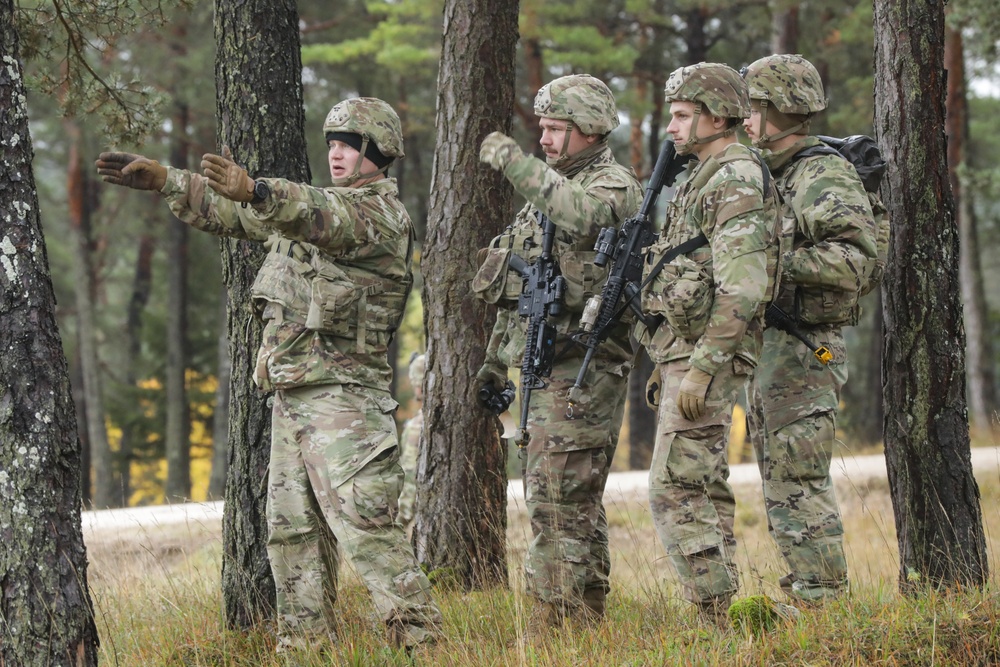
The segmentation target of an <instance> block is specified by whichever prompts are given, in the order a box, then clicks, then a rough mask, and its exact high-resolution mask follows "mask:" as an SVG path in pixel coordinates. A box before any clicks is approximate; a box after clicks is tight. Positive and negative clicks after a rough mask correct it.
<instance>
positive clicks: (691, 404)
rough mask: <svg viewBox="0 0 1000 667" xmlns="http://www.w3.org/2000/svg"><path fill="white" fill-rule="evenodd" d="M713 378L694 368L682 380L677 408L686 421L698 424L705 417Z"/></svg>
mask: <svg viewBox="0 0 1000 667" xmlns="http://www.w3.org/2000/svg"><path fill="white" fill-rule="evenodd" d="M712 377H713V376H711V375H709V374H708V373H706V372H705V371H703V370H701V369H698V368H695V367H694V366H692V367H691V370H689V371H688V372H687V375H685V376H684V379H683V380H681V387H680V390H678V392H677V408H678V409H679V410H680V411H681V414H682V415H684V419H687V420H688V421H692V422H696V421H698V420H699V419H701V418H702V417H703V416H704V414H705V396H706V395H707V394H708V386H709V385H710V384H712Z"/></svg>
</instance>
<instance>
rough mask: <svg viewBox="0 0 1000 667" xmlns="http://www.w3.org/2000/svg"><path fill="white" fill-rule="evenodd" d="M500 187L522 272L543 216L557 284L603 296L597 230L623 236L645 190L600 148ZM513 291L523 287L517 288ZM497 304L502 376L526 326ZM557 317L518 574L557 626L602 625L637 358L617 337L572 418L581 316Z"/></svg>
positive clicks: (539, 397) (528, 474) (493, 353)
mask: <svg viewBox="0 0 1000 667" xmlns="http://www.w3.org/2000/svg"><path fill="white" fill-rule="evenodd" d="M504 176H505V177H506V178H507V179H508V180H509V181H510V182H511V184H513V186H514V189H515V190H517V191H518V192H519V193H520V194H521V195H523V196H524V197H525V199H526V200H527V201H528V203H527V205H526V206H525V207H524V208H523V209H522V210H521V211H520V212H519V213H518V214H517V218H516V220H515V221H514V224H513V225H512V226H511V227H510V228H509V229H508V231H507V232H505V234H506V235H509V236H510V238H515V237H517V238H522V237H523V238H528V239H530V241H529V242H528V244H527V246H525V244H520V245H519V247H517V248H514V251H515V252H517V253H518V254H522V256H524V259H525V260H526V261H529V262H530V261H533V260H534V258H535V256H536V255H537V254H538V253H539V252H540V249H541V228H540V226H539V225H538V222H537V220H536V218H535V212H536V210H539V209H540V210H541V211H542V212H543V213H545V214H546V215H547V216H548V217H549V218H550V219H551V220H552V222H553V223H555V225H556V238H555V242H554V254H555V256H556V258H557V259H558V260H559V262H560V267H561V268H562V269H563V271H564V274H566V273H567V272H570V273H572V272H573V269H572V268H571V267H576V270H577V271H579V274H578V275H576V277H575V278H574V280H576V281H578V282H580V283H581V285H580V286H578V287H579V289H580V290H582V291H583V293H584V294H585V295H587V296H589V294H593V293H595V292H599V291H600V289H601V288H602V286H603V278H598V277H597V276H596V272H594V271H593V268H594V266H593V248H594V243H595V241H596V240H597V234H598V233H599V232H600V230H601V229H602V228H603V227H606V226H616V227H617V226H619V225H620V224H621V222H622V221H623V220H624V219H625V218H626V217H628V216H629V215H631V214H633V213H634V212H635V210H636V209H637V208H638V206H639V202H640V200H641V196H642V191H641V188H640V186H639V182H638V181H637V179H636V178H635V175H634V174H633V173H632V171H631V170H630V169H627V168H625V167H622V166H621V165H619V164H618V163H617V161H616V160H615V158H614V156H613V155H612V153H611V150H610V148H608V146H607V144H606V143H605V142H604V141H599V142H597V143H596V144H594V145H593V146H592V147H590V148H588V149H585V150H583V151H580V152H579V153H577V154H575V155H572V156H570V159H569V160H567V161H566V162H565V163H562V164H560V166H559V168H558V169H555V168H552V167H550V166H549V165H547V164H546V163H545V162H544V161H542V160H539V159H537V158H534V157H530V156H527V155H521V156H518V157H516V158H515V159H514V160H513V161H512V162H511V163H510V164H509V165H508V166H507V167H506V169H505V170H504ZM526 248H527V249H526ZM512 275H513V274H512ZM591 278H592V279H593V280H591ZM513 280H514V281H516V282H517V284H518V285H520V279H519V278H518V277H514V278H513ZM567 280H569V278H567ZM498 305H499V306H500V308H499V309H498V316H497V322H496V324H495V325H494V328H493V335H492V336H491V339H490V343H489V346H488V348H487V351H486V360H485V361H486V364H485V366H487V367H489V368H490V369H492V370H493V371H495V372H498V373H506V370H507V368H509V367H511V366H513V367H519V366H520V364H521V359H522V357H523V355H524V338H525V327H526V325H525V323H524V322H523V321H522V320H521V318H520V317H518V315H517V310H516V302H515V301H511V300H501V301H500V302H499V304H498ZM580 308H581V310H582V303H581V304H580ZM564 310H565V312H564V314H563V315H561V316H559V317H557V318H552V322H551V323H552V324H553V325H554V326H555V327H556V329H557V331H558V336H557V338H556V349H557V361H556V363H555V364H554V368H553V371H552V374H551V377H550V378H549V379H548V380H547V381H548V387H547V388H546V389H544V390H542V391H536V392H534V393H533V394H532V398H531V401H532V402H531V414H530V415H529V422H528V431H529V436H530V440H529V442H530V444H529V450H528V455H527V461H526V465H527V468H526V471H525V475H524V479H525V504H526V506H527V510H528V514H529V517H530V520H531V526H532V542H531V545H530V546H529V549H528V555H527V559H526V564H525V572H526V578H527V588H528V591H529V593H530V594H531V595H532V596H533V597H535V598H536V599H537V600H539V601H541V602H542V603H546V604H550V605H553V606H554V607H555V608H557V609H558V610H559V614H560V615H565V614H573V615H575V614H578V613H586V614H590V615H592V616H600V615H601V614H602V613H603V611H604V601H605V597H606V594H607V589H608V583H607V581H608V573H609V571H610V559H609V556H608V547H607V544H608V535H607V521H606V519H605V515H604V508H603V504H602V496H603V491H604V484H605V482H606V480H607V475H608V471H609V469H610V465H611V460H612V458H613V456H614V450H615V446H616V445H617V441H618V431H619V429H620V427H621V420H622V414H623V413H622V405H623V402H624V397H625V394H626V386H627V380H628V371H629V369H630V367H631V360H632V350H631V345H630V343H629V341H628V329H627V326H622V327H620V328H619V331H617V332H615V335H613V336H611V337H610V338H609V339H608V340H607V341H606V342H605V343H604V344H603V345H602V346H601V347H600V348H598V351H597V352H596V354H595V356H594V363H593V364H591V367H590V370H589V371H588V372H589V373H590V374H589V376H588V377H587V378H585V380H586V382H585V392H586V393H587V394H588V397H589V399H590V400H589V402H588V403H587V404H586V405H579V406H576V407H575V409H574V413H573V415H572V417H567V416H566V407H567V391H568V388H569V387H570V386H571V385H572V384H573V381H574V380H575V379H576V374H577V373H578V372H579V370H580V360H581V358H582V356H583V354H582V352H580V347H579V346H578V345H576V344H575V343H573V342H572V340H571V339H570V338H569V334H570V333H571V332H572V331H574V330H576V328H577V326H578V322H579V317H580V310H577V309H576V308H566V309H564Z"/></svg>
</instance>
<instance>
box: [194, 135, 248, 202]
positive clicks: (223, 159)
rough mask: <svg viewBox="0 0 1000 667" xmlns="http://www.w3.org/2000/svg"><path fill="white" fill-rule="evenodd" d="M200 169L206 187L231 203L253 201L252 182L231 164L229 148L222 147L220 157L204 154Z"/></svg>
mask: <svg viewBox="0 0 1000 667" xmlns="http://www.w3.org/2000/svg"><path fill="white" fill-rule="evenodd" d="M201 168H202V172H203V173H204V174H205V178H207V179H208V187H210V188H212V189H213V190H215V191H216V192H218V193H219V194H220V195H222V196H223V197H225V198H226V199H229V200H231V201H237V202H248V201H251V200H252V199H253V186H254V180H253V179H252V178H250V174H248V173H247V170H246V169H244V168H243V167H241V166H240V165H238V164H236V163H235V162H233V154H232V152H230V150H229V146H223V147H222V155H213V154H212V153H205V155H203V156H202V157H201Z"/></svg>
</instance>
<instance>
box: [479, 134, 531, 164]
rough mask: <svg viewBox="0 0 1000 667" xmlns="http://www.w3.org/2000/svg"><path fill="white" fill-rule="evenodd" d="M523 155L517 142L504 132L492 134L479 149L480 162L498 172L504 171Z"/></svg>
mask: <svg viewBox="0 0 1000 667" xmlns="http://www.w3.org/2000/svg"><path fill="white" fill-rule="evenodd" d="M523 154H524V153H522V151H521V147H520V146H518V145H517V142H516V141H514V140H513V139H511V138H510V137H508V136H507V135H506V134H504V133H503V132H491V133H490V134H488V135H487V136H486V138H485V139H483V145H482V146H480V147H479V161H480V162H485V163H486V164H488V165H490V166H491V167H493V168H494V169H496V170H497V171H503V170H504V169H506V168H507V165H508V164H510V163H511V162H512V161H513V160H514V158H515V157H517V156H519V155H523Z"/></svg>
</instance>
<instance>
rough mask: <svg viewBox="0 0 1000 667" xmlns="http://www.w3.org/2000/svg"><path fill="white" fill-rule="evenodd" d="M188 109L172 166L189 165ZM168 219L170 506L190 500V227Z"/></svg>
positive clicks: (179, 116)
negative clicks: (188, 338)
mask: <svg viewBox="0 0 1000 667" xmlns="http://www.w3.org/2000/svg"><path fill="white" fill-rule="evenodd" d="M187 126H188V109H187V105H185V104H184V103H183V102H182V103H179V104H178V105H177V109H176V113H175V114H174V128H175V132H174V135H173V137H172V139H171V147H170V164H172V165H174V166H175V167H178V168H180V169H186V168H187V166H188V140H187V136H186V131H185V129H184V128H186V127H187ZM170 217H171V219H170V220H169V221H168V226H167V256H168V257H169V258H170V261H169V262H167V326H166V334H167V367H166V370H165V373H164V375H165V378H166V381H165V389H166V398H167V400H166V408H167V426H166V432H165V434H164V446H165V449H166V455H167V483H166V485H165V487H164V489H163V495H164V498H165V500H166V502H168V503H172V502H185V501H187V500H189V499H190V498H191V437H190V434H191V422H190V409H189V407H188V396H187V383H186V374H187V365H188V343H187V301H188V285H187V271H188V235H189V227H188V226H187V225H185V224H184V223H182V222H181V221H179V220H175V219H173V216H170Z"/></svg>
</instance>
